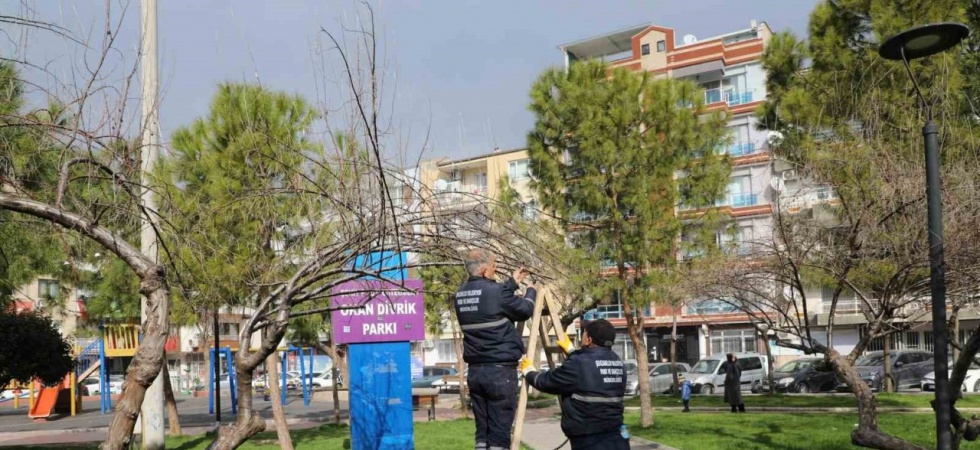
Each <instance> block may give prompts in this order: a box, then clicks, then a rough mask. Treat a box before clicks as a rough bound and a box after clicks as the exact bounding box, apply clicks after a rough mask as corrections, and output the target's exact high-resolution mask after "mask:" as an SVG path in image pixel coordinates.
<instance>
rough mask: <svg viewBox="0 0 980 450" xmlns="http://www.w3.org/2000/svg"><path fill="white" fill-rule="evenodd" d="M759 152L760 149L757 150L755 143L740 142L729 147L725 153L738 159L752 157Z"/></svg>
mask: <svg viewBox="0 0 980 450" xmlns="http://www.w3.org/2000/svg"><path fill="white" fill-rule="evenodd" d="M759 150H760V149H757V148H756V146H755V142H738V143H735V144H732V145H731V146H730V147H728V149H727V150H726V151H725V153H728V154H729V155H731V156H732V157H734V158H737V157H739V156H747V155H752V154H754V153H757V152H758V151H759Z"/></svg>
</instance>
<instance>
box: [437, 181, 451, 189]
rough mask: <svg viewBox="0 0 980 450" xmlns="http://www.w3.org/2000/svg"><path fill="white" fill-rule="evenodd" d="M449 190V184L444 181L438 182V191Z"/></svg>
mask: <svg viewBox="0 0 980 450" xmlns="http://www.w3.org/2000/svg"><path fill="white" fill-rule="evenodd" d="M447 188H449V183H447V182H446V180H443V179H438V180H436V190H437V191H445V190H446V189H447Z"/></svg>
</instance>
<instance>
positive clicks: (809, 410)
mask: <svg viewBox="0 0 980 450" xmlns="http://www.w3.org/2000/svg"><path fill="white" fill-rule="evenodd" d="M625 409H626V411H629V412H639V411H640V407H639V406H627V407H626V408H625ZM682 409H683V408H682V407H679V406H677V407H673V406H668V407H663V406H661V407H654V408H653V410H654V411H664V412H680V411H681V410H682ZM747 409H749V410H750V411H752V412H798V413H856V412H858V408H857V407H856V406H836V407H826V408H820V407H798V408H794V407H790V406H759V407H752V405H749V406H748V408H747ZM957 409H958V411H960V412H963V413H980V408H957ZM691 410H692V411H701V412H727V411H730V409H729V408H728V407H720V406H704V407H697V405H691ZM877 410H878V412H902V413H934V412H935V411H934V410H933V409H932V408H904V407H885V408H881V407H879V408H877Z"/></svg>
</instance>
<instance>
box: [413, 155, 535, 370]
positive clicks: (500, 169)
mask: <svg viewBox="0 0 980 450" xmlns="http://www.w3.org/2000/svg"><path fill="white" fill-rule="evenodd" d="M420 169H421V170H420V178H421V184H422V186H423V190H424V191H425V192H426V196H427V197H431V203H432V204H431V205H429V206H428V207H429V208H432V210H433V212H434V213H435V214H439V215H445V216H446V217H449V218H450V220H452V221H455V222H457V223H459V224H460V225H462V222H463V221H473V220H480V218H482V217H484V216H483V215H482V214H470V215H469V216H468V213H473V212H474V211H478V210H479V208H486V207H489V202H490V201H492V200H494V199H496V198H498V197H499V195H500V187H501V182H503V181H504V179H506V180H507V182H508V183H509V185H510V187H511V188H512V189H514V191H516V192H517V194H518V195H519V196H520V199H521V201H522V202H523V203H524V205H525V209H524V214H525V216H526V217H528V218H536V217H537V214H538V202H537V200H536V196H535V193H534V192H533V191H532V190H531V186H530V180H531V172H530V160H529V159H528V153H527V150H524V149H514V150H494V151H493V152H490V153H486V154H481V155H478V156H473V157H469V158H462V159H452V158H443V159H438V160H430V161H423V162H422V164H421V165H420ZM473 224H474V223H473V222H469V223H467V227H471V226H472V225H473ZM480 225H489V224H480ZM444 232H450V233H455V234H456V237H457V238H459V239H461V240H465V239H467V238H469V237H470V236H469V235H467V234H466V231H464V230H456V229H453V228H452V227H451V228H450V229H448V230H444ZM449 320H450V318H449V313H448V311H447V312H446V316H445V320H444V321H443V326H442V329H441V330H440V332H439V333H437V334H431V335H430V336H427V339H426V340H425V341H424V342H422V343H421V344H422V345H421V347H422V348H421V350H422V352H421V353H422V355H423V356H422V360H423V363H424V364H425V365H436V364H440V365H449V364H455V363H456V360H457V358H458V357H462V355H458V354H457V352H456V348H455V346H454V342H453V334H452V331H453V330H452V327H451V324H450V322H449ZM525 335H527V332H525ZM526 339H527V338H525V340H526Z"/></svg>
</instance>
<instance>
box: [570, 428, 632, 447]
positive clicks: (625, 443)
mask: <svg viewBox="0 0 980 450" xmlns="http://www.w3.org/2000/svg"><path fill="white" fill-rule="evenodd" d="M568 443H569V444H572V450H629V448H630V440H629V439H623V435H622V434H619V431H618V430H617V431H613V432H610V433H601V434H590V435H588V436H577V437H573V438H568Z"/></svg>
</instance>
